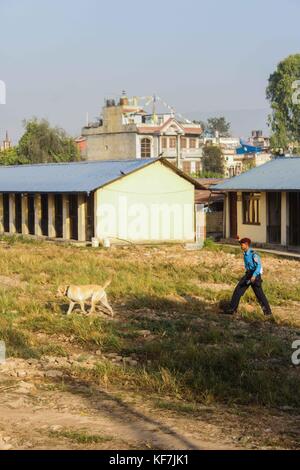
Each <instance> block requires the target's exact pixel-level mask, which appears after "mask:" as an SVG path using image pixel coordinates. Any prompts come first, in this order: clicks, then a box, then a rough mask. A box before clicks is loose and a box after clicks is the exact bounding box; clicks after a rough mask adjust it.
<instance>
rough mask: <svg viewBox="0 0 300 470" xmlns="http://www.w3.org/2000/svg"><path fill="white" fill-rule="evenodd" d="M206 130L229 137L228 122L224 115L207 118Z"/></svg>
mask: <svg viewBox="0 0 300 470" xmlns="http://www.w3.org/2000/svg"><path fill="white" fill-rule="evenodd" d="M207 130H208V131H209V132H210V133H211V134H213V135H215V134H216V132H218V134H219V136H220V137H229V136H230V122H227V121H226V119H225V117H224V116H221V117H214V118H209V119H208V120H207Z"/></svg>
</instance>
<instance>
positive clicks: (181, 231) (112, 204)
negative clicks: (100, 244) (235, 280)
mask: <svg viewBox="0 0 300 470" xmlns="http://www.w3.org/2000/svg"><path fill="white" fill-rule="evenodd" d="M95 203H96V204H95V205H96V210H95V234H96V237H97V238H98V239H99V240H103V239H104V238H112V239H124V240H131V241H136V242H142V241H153V242H155V241H193V240H194V233H195V229H194V218H195V215H194V214H195V213H194V186H193V184H191V183H190V182H189V181H187V180H185V179H184V178H182V177H180V176H178V175H177V174H176V173H175V172H174V171H172V170H171V169H170V168H167V167H166V166H164V165H163V164H162V163H161V162H156V163H153V164H151V165H149V166H146V167H144V168H142V169H140V170H138V171H136V172H135V173H132V174H130V175H128V176H126V177H124V178H122V179H120V180H118V181H116V182H114V183H111V184H109V185H108V186H106V187H104V188H101V189H99V190H97V191H96V194H95Z"/></svg>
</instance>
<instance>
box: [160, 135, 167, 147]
mask: <svg viewBox="0 0 300 470" xmlns="http://www.w3.org/2000/svg"><path fill="white" fill-rule="evenodd" d="M161 146H162V148H163V149H166V148H168V139H167V137H163V138H162V139H161Z"/></svg>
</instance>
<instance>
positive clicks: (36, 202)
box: [34, 194, 42, 236]
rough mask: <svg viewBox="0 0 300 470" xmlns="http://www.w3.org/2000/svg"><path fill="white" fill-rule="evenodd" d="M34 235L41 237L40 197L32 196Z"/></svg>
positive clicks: (37, 195)
mask: <svg viewBox="0 0 300 470" xmlns="http://www.w3.org/2000/svg"><path fill="white" fill-rule="evenodd" d="M34 234H35V235H37V236H41V235H42V202H41V195H40V194H35V195H34Z"/></svg>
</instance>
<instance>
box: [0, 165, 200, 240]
mask: <svg viewBox="0 0 300 470" xmlns="http://www.w3.org/2000/svg"><path fill="white" fill-rule="evenodd" d="M195 187H200V185H199V184H198V183H197V181H195V180H194V179H192V178H191V177H189V176H187V175H185V174H184V173H183V172H182V171H180V170H178V169H177V168H176V167H175V166H173V165H172V164H170V163H169V162H168V161H166V160H165V159H140V160H115V161H98V162H78V163H58V164H38V165H18V166H7V167H6V166H2V167H0V232H2V233H10V234H16V233H20V234H23V235H36V236H39V237H48V238H53V239H63V240H75V241H80V242H89V241H91V240H92V238H97V239H98V240H99V241H100V242H101V241H103V240H104V239H106V238H109V239H111V240H112V241H115V242H116V241H122V242H126V241H132V242H161V241H194V237H195V213H194V204H195V200H194V194H195Z"/></svg>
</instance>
